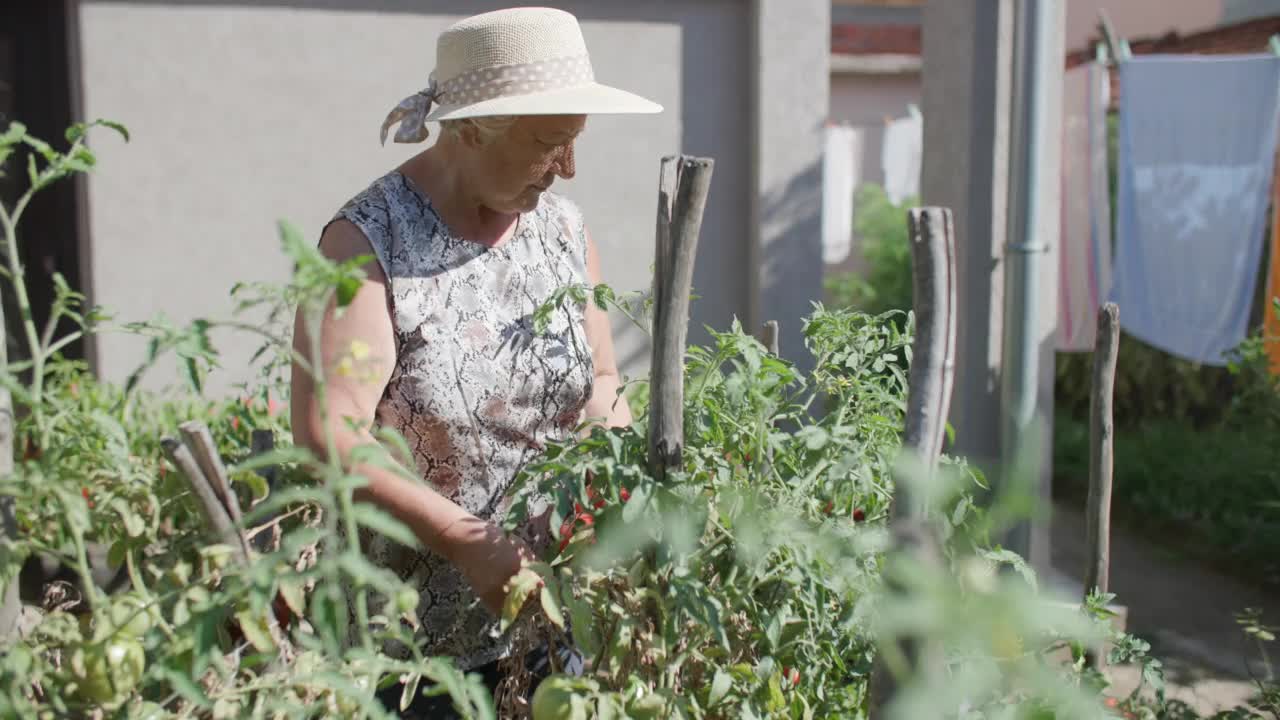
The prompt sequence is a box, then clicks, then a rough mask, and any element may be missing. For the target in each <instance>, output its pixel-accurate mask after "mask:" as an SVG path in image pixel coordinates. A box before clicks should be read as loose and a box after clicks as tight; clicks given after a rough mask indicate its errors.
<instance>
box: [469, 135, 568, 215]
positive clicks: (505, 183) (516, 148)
mask: <svg viewBox="0 0 1280 720" xmlns="http://www.w3.org/2000/svg"><path fill="white" fill-rule="evenodd" d="M586 124H587V116H586V115H526V116H522V117H520V118H517V119H516V121H515V123H514V124H513V125H512V126H511V128H510V129H509V130H508V131H507V132H506V133H505V134H504V135H501V136H499V137H497V138H495V139H494V140H492V141H491V142H489V143H487V144H484V145H481V146H480V148H479V163H480V172H481V173H482V174H483V178H482V179H483V183H482V184H481V187H482V188H484V189H485V195H486V197H485V198H484V204H485V206H486V207H488V208H489V209H491V210H494V211H497V212H502V213H517V212H529V211H532V210H534V209H535V208H537V207H538V198H539V197H540V196H541V195H542V193H543V192H545V191H546V190H547V188H548V187H550V186H551V183H553V182H555V179H556V178H557V177H562V178H565V179H569V178H572V177H573V175H574V166H573V144H574V141H575V140H576V139H577V137H578V135H579V134H580V133H581V132H582V130H583V128H584V127H585V126H586Z"/></svg>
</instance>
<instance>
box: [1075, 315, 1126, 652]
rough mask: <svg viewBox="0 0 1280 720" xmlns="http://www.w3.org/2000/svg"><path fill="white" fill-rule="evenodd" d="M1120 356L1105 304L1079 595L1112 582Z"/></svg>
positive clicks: (1116, 327)
mask: <svg viewBox="0 0 1280 720" xmlns="http://www.w3.org/2000/svg"><path fill="white" fill-rule="evenodd" d="M1119 351H1120V308H1118V307H1116V304H1115V303H1107V304H1106V305H1103V306H1102V308H1101V309H1100V310H1098V338H1097V346H1096V347H1095V349H1094V352H1093V388H1092V393H1091V394H1090V397H1089V497H1088V500H1087V502H1086V511H1085V534H1086V536H1087V537H1088V545H1089V554H1088V555H1087V556H1086V557H1087V558H1088V560H1087V562H1088V566H1087V567H1085V569H1084V594H1085V599H1086V600H1087V599H1088V596H1089V594H1090V593H1092V592H1094V591H1097V592H1098V593H1106V592H1107V590H1108V587H1109V586H1110V583H1111V577H1110V576H1111V482H1112V473H1111V470H1112V461H1113V459H1114V457H1115V427H1114V424H1113V422H1112V406H1113V400H1114V395H1115V384H1116V359H1117V357H1118V356H1119ZM1086 659H1087V660H1088V662H1089V664H1090V665H1091V666H1092V667H1101V666H1102V665H1103V663H1104V660H1103V657H1102V654H1101V653H1096V652H1091V653H1089V654H1088V655H1087V658H1086Z"/></svg>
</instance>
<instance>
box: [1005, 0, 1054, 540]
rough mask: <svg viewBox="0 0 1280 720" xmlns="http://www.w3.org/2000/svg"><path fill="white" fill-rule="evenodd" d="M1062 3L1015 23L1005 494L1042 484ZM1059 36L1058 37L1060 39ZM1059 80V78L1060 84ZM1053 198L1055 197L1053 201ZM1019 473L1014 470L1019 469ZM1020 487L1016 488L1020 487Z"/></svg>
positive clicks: (1023, 530)
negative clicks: (1045, 304) (1039, 438)
mask: <svg viewBox="0 0 1280 720" xmlns="http://www.w3.org/2000/svg"><path fill="white" fill-rule="evenodd" d="M1062 21H1063V6H1062V2H1061V0H1022V1H1021V2H1019V3H1016V10H1015V16H1014V52H1013V55H1014V67H1013V72H1014V76H1013V94H1014V99H1013V103H1012V106H1013V107H1012V122H1011V129H1012V149H1011V153H1010V154H1011V159H1010V172H1009V198H1010V201H1009V217H1008V221H1009V226H1008V228H1009V229H1008V238H1009V242H1008V245H1007V246H1006V256H1005V257H1006V263H1007V264H1006V270H1005V301H1006V307H1005V325H1004V362H1003V365H1004V372H1003V374H1002V377H1001V385H1002V387H1001V395H1002V407H1003V412H1002V415H1003V416H1004V421H1003V422H1002V427H1003V429H1004V438H1003V441H1002V442H1001V450H1002V452H1001V456H1002V462H1001V477H1002V484H1003V487H1004V489H1005V490H1017V491H1032V490H1033V488H1035V489H1036V490H1035V494H1036V495H1037V496H1040V495H1042V493H1041V492H1039V490H1038V486H1039V484H1040V483H1041V481H1042V477H1044V472H1043V470H1044V468H1043V464H1044V457H1045V456H1044V453H1041V452H1037V453H1036V454H1035V455H1034V456H1031V455H1029V453H1028V451H1029V450H1030V449H1032V448H1036V447H1038V444H1037V443H1035V442H1031V441H1032V440H1033V438H1032V437H1031V431H1032V429H1033V425H1034V423H1035V422H1036V421H1037V420H1038V419H1044V418H1043V417H1042V414H1041V413H1038V412H1037V410H1038V403H1037V400H1038V394H1039V386H1040V363H1039V360H1040V352H1041V342H1042V339H1043V335H1044V334H1043V333H1041V332H1039V331H1038V327H1039V323H1040V318H1041V312H1042V307H1041V304H1040V303H1041V295H1044V294H1045V290H1046V288H1045V287H1043V286H1042V285H1041V283H1040V282H1039V281H1040V279H1041V278H1044V277H1045V272H1044V271H1045V269H1047V263H1049V262H1050V261H1051V260H1052V259H1053V258H1055V257H1056V255H1055V254H1052V253H1051V251H1052V250H1053V249H1054V246H1055V245H1056V237H1057V236H1056V234H1054V233H1052V232H1050V231H1049V229H1050V228H1053V227H1056V225H1057V221H1056V219H1055V220H1053V222H1052V223H1049V222H1048V221H1049V220H1050V218H1049V215H1050V213H1051V212H1052V208H1056V207H1057V206H1058V205H1057V203H1056V202H1051V197H1056V194H1057V192H1058V186H1057V184H1056V182H1057V181H1058V168H1059V166H1060V154H1059V150H1058V147H1059V145H1060V144H1061V139H1060V138H1059V137H1057V136H1056V135H1055V133H1054V129H1055V128H1058V129H1060V121H1059V120H1058V118H1056V117H1054V115H1053V113H1054V112H1055V109H1060V107H1061V105H1060V100H1059V99H1058V98H1055V97H1054V96H1053V93H1055V92H1056V93H1058V94H1059V96H1060V95H1061V89H1062V83H1061V74H1062V72H1063V70H1062V65H1063V60H1062V55H1061V47H1062V42H1061V37H1060V36H1061V33H1062V29H1061V26H1062ZM1055 33H1057V34H1058V36H1057V37H1055ZM1055 73H1056V74H1057V77H1055ZM1051 193H1052V196H1051V195H1050V194H1051ZM1016 462H1020V463H1021V465H1020V466H1017V467H1015V463H1016ZM1015 483H1016V484H1017V485H1018V486H1019V487H1015V486H1014V484H1015ZM1008 547H1009V549H1011V550H1014V551H1015V552H1017V553H1019V554H1020V555H1023V556H1024V557H1028V559H1030V554H1031V550H1032V537H1031V526H1030V524H1029V523H1026V522H1024V523H1021V524H1019V525H1018V526H1017V527H1016V528H1014V530H1013V531H1012V532H1011V533H1010V536H1009V537H1008Z"/></svg>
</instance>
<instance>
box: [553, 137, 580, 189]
mask: <svg viewBox="0 0 1280 720" xmlns="http://www.w3.org/2000/svg"><path fill="white" fill-rule="evenodd" d="M573 145H574V143H573V141H572V140H570V141H569V144H567V145H565V146H564V149H563V150H561V151H560V159H559V160H557V161H556V174H557V175H559V176H560V177H562V178H564V179H565V180H570V179H572V178H573V176H574V175H576V174H577V172H578V169H577V168H576V167H575V166H574V164H573Z"/></svg>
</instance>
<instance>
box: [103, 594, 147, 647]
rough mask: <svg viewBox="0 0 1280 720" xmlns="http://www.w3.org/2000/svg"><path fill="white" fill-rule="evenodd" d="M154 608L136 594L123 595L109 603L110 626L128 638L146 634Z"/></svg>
mask: <svg viewBox="0 0 1280 720" xmlns="http://www.w3.org/2000/svg"><path fill="white" fill-rule="evenodd" d="M154 613H155V609H154V608H153V607H151V606H150V605H149V604H148V603H147V601H146V600H143V599H142V598H141V597H138V596H137V595H123V596H121V597H120V598H118V599H117V600H116V601H115V602H113V603H112V604H111V612H110V617H111V627H112V629H113V630H114V631H116V632H118V633H120V634H121V635H123V636H124V637H128V638H135V639H136V638H141V637H142V636H144V635H146V634H147V631H148V630H150V629H151V626H152V624H153V622H154V620H155V618H154Z"/></svg>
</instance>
